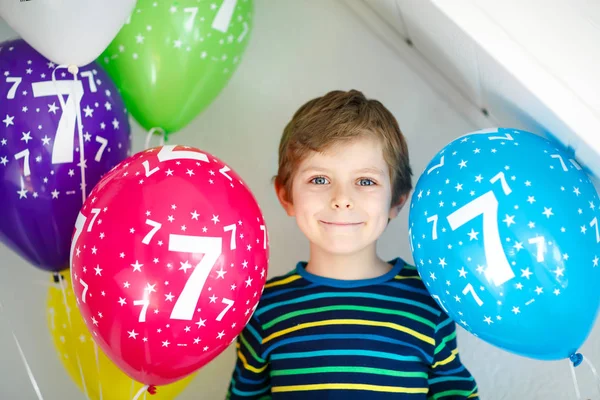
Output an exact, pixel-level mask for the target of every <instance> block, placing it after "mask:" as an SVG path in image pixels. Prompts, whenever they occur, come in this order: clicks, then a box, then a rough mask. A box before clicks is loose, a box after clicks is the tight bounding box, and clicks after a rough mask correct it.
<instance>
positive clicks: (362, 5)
mask: <svg viewBox="0 0 600 400" xmlns="http://www.w3.org/2000/svg"><path fill="white" fill-rule="evenodd" d="M346 4H348V5H349V6H350V7H351V8H354V9H355V11H356V12H357V13H360V14H367V13H369V12H374V14H376V15H377V16H378V21H377V19H374V18H371V19H369V18H365V21H366V22H370V23H371V24H377V23H379V24H381V22H384V25H387V26H388V27H389V28H391V29H390V30H389V31H388V34H389V35H390V36H393V37H392V38H388V40H392V41H398V42H408V43H409V44H410V45H412V46H413V47H412V49H413V50H414V51H416V52H418V53H419V54H420V55H421V56H422V57H423V58H424V59H426V60H427V62H428V63H429V64H430V66H431V68H432V69H434V70H435V71H436V72H437V73H439V74H441V75H442V76H443V77H445V78H446V79H447V80H448V81H449V82H450V83H451V85H452V86H453V88H454V89H455V90H456V92H457V93H459V96H462V97H464V98H465V99H466V100H467V101H468V102H470V103H471V106H472V107H474V108H475V107H476V108H478V109H479V110H481V111H482V113H487V115H488V118H486V120H487V121H489V122H488V123H489V124H492V125H500V126H510V127H515V128H522V129H527V130H529V131H532V132H535V133H539V134H543V135H549V136H553V137H554V138H556V139H558V140H560V141H561V142H563V144H564V145H566V146H568V147H571V148H572V150H573V152H574V153H575V156H576V157H577V159H578V161H579V162H580V163H581V164H582V165H584V167H587V169H588V171H591V172H592V173H593V174H594V175H596V177H599V176H600V75H599V74H598V73H597V72H596V71H597V70H598V66H599V65H600V46H598V45H597V43H599V42H600V2H598V1H597V0H552V3H551V4H552V6H551V7H550V6H549V4H550V3H549V2H548V0H528V1H526V2H523V1H521V0H503V1H501V2H500V1H497V0H452V1H450V0H347V1H346ZM375 29H379V30H381V28H380V27H379V28H375ZM402 44H404V43H402ZM450 96H451V97H453V98H456V97H457V96H456V94H451V95H450ZM483 127H485V126H482V128H483Z"/></svg>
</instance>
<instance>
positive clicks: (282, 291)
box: [260, 282, 317, 301]
mask: <svg viewBox="0 0 600 400" xmlns="http://www.w3.org/2000/svg"><path fill="white" fill-rule="evenodd" d="M292 283H293V282H292ZM288 285H289V283H288ZM315 286H317V284H316V283H312V284H310V285H306V286H300V287H294V288H290V289H281V290H278V291H276V292H273V293H265V294H263V295H262V296H261V297H260V300H261V301H262V300H266V299H270V298H272V297H277V296H279V295H281V294H285V293H289V292H294V291H296V290H307V289H312V288H314V287H315Z"/></svg>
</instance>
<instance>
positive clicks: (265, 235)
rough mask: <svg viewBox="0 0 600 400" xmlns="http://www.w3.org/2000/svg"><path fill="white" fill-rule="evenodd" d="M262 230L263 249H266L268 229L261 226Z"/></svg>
mask: <svg viewBox="0 0 600 400" xmlns="http://www.w3.org/2000/svg"><path fill="white" fill-rule="evenodd" d="M260 230H261V231H263V249H266V248H267V227H266V226H265V225H261V226H260Z"/></svg>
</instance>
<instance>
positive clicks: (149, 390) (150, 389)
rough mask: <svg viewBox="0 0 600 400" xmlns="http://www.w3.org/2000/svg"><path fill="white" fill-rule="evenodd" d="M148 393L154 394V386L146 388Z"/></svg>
mask: <svg viewBox="0 0 600 400" xmlns="http://www.w3.org/2000/svg"><path fill="white" fill-rule="evenodd" d="M148 393H150V394H156V386H154V385H150V386H148Z"/></svg>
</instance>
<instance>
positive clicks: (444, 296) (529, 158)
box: [409, 128, 600, 345]
mask: <svg viewBox="0 0 600 400" xmlns="http://www.w3.org/2000/svg"><path fill="white" fill-rule="evenodd" d="M538 140H539V141H538ZM542 141H544V139H541V138H539V137H536V136H532V135H530V134H527V133H523V132H522V131H516V130H512V129H502V128H501V129H498V130H496V129H492V130H490V131H489V133H488V132H481V133H476V134H470V135H467V136H465V137H463V138H461V139H458V140H455V141H453V142H451V143H450V144H448V145H447V146H446V147H445V148H444V149H443V150H442V151H440V152H439V153H438V155H437V156H435V157H434V158H433V159H432V161H431V162H430V164H429V165H428V166H427V168H426V169H425V170H424V172H423V176H422V177H421V178H420V179H419V183H418V184H417V186H416V187H415V190H414V196H413V198H412V202H411V205H410V218H409V221H410V222H409V228H410V230H409V238H410V246H411V250H412V251H413V258H414V260H415V263H416V265H417V267H418V269H419V273H420V276H421V277H422V279H423V281H424V283H425V284H426V285H427V288H428V290H429V291H430V292H431V293H432V294H434V295H437V296H439V299H437V300H439V303H440V304H443V305H446V306H447V308H448V313H449V314H450V315H451V316H452V317H453V319H454V320H455V321H457V322H459V323H460V324H461V325H462V326H464V327H465V329H467V330H469V331H470V332H472V333H476V334H477V335H478V336H479V337H482V338H484V339H486V338H487V339H492V338H497V337H501V336H502V334H500V333H494V332H509V330H511V329H519V327H520V326H521V325H520V324H519V321H521V320H525V319H529V318H532V316H533V314H532V313H538V312H540V310H542V311H544V312H545V310H553V309H554V308H555V306H554V302H556V301H561V300H560V299H563V298H565V297H566V296H569V298H570V299H571V300H572V301H574V299H576V298H578V297H577V296H581V295H580V294H578V293H576V290H577V289H575V286H574V285H573V282H572V280H574V279H582V278H581V276H587V277H588V279H592V280H593V281H594V282H597V283H598V284H599V285H600V268H598V267H599V266H600V256H598V255H595V254H594V253H591V254H590V252H591V251H593V250H592V249H595V248H596V246H597V244H598V243H600V233H599V229H598V228H599V227H598V204H600V200H599V199H598V194H597V192H596V190H595V189H594V187H593V185H592V184H591V182H590V180H589V178H588V177H587V176H586V175H585V174H584V173H583V172H582V170H581V168H580V167H578V165H577V164H576V162H575V160H574V159H571V158H570V157H569V156H568V155H567V154H566V153H564V152H561V150H559V149H557V148H556V147H555V146H554V145H553V143H552V142H542ZM532 143H535V144H532ZM509 145H510V146H509ZM483 154H489V156H488V157H487V158H482V157H481V155H483ZM443 156H444V159H443V160H442V157H443ZM452 157H454V158H453V160H454V161H452V162H450V161H449V160H452ZM549 167H554V168H549ZM542 175H543V176H542ZM544 179H545V180H544ZM546 182H549V183H550V184H546ZM449 188H453V189H452V190H448V189H449ZM434 193H435V194H437V195H436V196H433V194H434ZM449 205H452V206H451V207H448V206H449ZM565 232H566V233H568V235H565ZM467 238H468V240H467ZM484 250H486V251H484ZM490 257H491V258H490ZM428 260H429V261H428ZM435 260H438V262H436V261H435ZM447 267H450V268H447ZM585 268H589V269H588V270H585ZM576 270H585V274H587V275H583V272H577V273H575V274H574V272H575V271H576ZM595 271H599V272H595ZM579 274H582V275H579ZM586 284H588V285H589V283H586ZM548 294H550V296H549V295H548ZM582 301H583V300H582ZM561 306H564V304H561ZM537 318H539V317H537ZM499 329H500V330H499ZM532 345H533V343H532Z"/></svg>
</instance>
